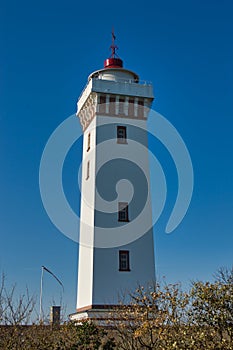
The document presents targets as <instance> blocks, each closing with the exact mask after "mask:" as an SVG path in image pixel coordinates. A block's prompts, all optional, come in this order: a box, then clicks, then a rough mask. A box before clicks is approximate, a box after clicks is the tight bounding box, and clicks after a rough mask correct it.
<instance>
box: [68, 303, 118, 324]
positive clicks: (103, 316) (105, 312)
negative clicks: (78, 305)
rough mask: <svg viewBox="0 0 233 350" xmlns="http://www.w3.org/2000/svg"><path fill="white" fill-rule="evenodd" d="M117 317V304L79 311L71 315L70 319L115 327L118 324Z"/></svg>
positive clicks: (75, 321)
mask: <svg viewBox="0 0 233 350" xmlns="http://www.w3.org/2000/svg"><path fill="white" fill-rule="evenodd" d="M116 318H117V317H116V306H115V307H112V308H111V307H109V308H106V307H104V308H96V309H95V308H93V309H89V310H85V311H77V312H75V313H73V314H70V315H69V319H70V321H73V322H74V323H75V324H81V323H83V322H85V321H92V322H94V323H95V324H97V325H98V326H104V327H113V326H114V325H115V324H116Z"/></svg>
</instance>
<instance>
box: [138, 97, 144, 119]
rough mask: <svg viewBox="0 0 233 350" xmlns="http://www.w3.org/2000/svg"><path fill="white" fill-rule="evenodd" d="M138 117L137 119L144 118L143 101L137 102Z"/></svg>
mask: <svg viewBox="0 0 233 350" xmlns="http://www.w3.org/2000/svg"><path fill="white" fill-rule="evenodd" d="M138 117H139V118H143V117H144V101H143V100H139V101H138Z"/></svg>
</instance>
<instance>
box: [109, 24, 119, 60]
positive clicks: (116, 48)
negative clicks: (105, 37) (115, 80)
mask: <svg viewBox="0 0 233 350" xmlns="http://www.w3.org/2000/svg"><path fill="white" fill-rule="evenodd" d="M115 40H116V36H115V33H114V28H112V45H111V46H110V49H111V51H112V53H111V58H115V57H116V56H117V54H116V50H118V47H117V46H116V44H115Z"/></svg>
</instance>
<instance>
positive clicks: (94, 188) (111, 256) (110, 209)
mask: <svg viewBox="0 0 233 350" xmlns="http://www.w3.org/2000/svg"><path fill="white" fill-rule="evenodd" d="M101 98H104V102H105V103H104V104H103V103H102V104H101ZM122 98H124V103H123V106H121V107H120V103H121V99H122ZM111 99H114V101H115V102H114V106H113V107H111V105H110V102H111ZM132 99H133V108H132V109H131V112H130V107H129V104H130V103H131V104H132ZM152 100H153V92H152V86H151V85H150V84H144V85H140V84H138V76H137V75H136V74H135V73H133V72H130V71H127V70H125V69H123V68H118V69H104V70H100V71H97V72H94V73H93V74H92V75H91V76H90V77H89V82H88V84H87V86H86V88H85V89H84V91H83V93H82V95H81V97H80V99H79V101H78V116H79V118H80V122H81V124H82V126H83V129H84V139H83V166H82V186H81V192H82V194H81V225H80V245H79V266H78V291H77V311H78V312H83V311H85V310H93V309H95V308H98V307H103V306H104V305H105V306H106V305H115V304H118V303H119V295H120V294H121V293H125V292H127V291H129V290H132V289H135V288H136V286H137V284H138V283H140V284H145V283H147V282H149V281H151V280H153V279H154V278H155V265H154V244H153V229H152V212H151V203H150V193H149V186H148V184H149V179H150V176H149V161H148V143H147V132H146V119H147V113H148V108H149V107H150V105H151V102H152ZM139 101H141V102H143V105H144V107H146V108H145V109H144V111H143V112H140V110H139V109H140V108H141V105H140V103H139ZM132 111H133V112H132ZM117 126H125V127H126V131H127V143H125V144H119V143H118V142H117ZM105 143H106V144H107V146H106V144H105ZM137 145H140V146H139V147H137ZM135 150H136V151H135ZM127 158H128V161H127V160H125V159H127ZM104 163H106V164H104ZM103 164H104V165H103ZM122 179H126V180H127V181H128V182H130V183H131V185H129V184H128V187H127V182H124V183H122ZM117 184H118V185H117ZM117 186H118V187H117ZM125 186H126V187H125ZM117 191H118V193H117ZM147 198H148V202H147V205H146V206H145V205H144V204H145V201H146V199H147ZM103 200H104V202H103ZM119 202H127V203H129V204H128V215H129V222H121V221H119V217H118V204H119ZM144 207H145V215H144V216H143V217H142V219H141V220H139V222H138V225H137V227H138V228H141V230H142V234H141V237H139V238H138V239H131V240H129V241H127V237H128V236H129V237H133V236H134V232H132V224H131V223H132V222H133V221H134V220H135V219H136V218H137V217H138V215H139V214H140V211H141V210H142V209H143V208H144ZM106 209H107V210H106ZM145 221H146V222H145ZM99 227H102V228H103V229H105V230H106V232H107V233H108V230H109V234H106V233H105V235H104V236H103V235H102V231H101V229H98V228H99ZM144 227H149V229H148V232H147V233H145V234H144V231H143V230H144ZM122 229H123V230H124V232H123V234H122ZM103 237H104V240H105V242H103ZM122 237H123V241H122ZM124 237H126V239H124ZM108 239H109V246H110V247H109V248H106V246H107V245H108V242H107V241H108ZM119 239H120V240H121V242H123V244H124V245H121V246H119V244H118V243H117V242H118V241H119ZM114 240H116V244H115V245H114V244H113V241H114ZM101 242H102V243H103V244H102V245H101ZM120 250H122V251H127V252H128V253H129V267H130V268H129V270H127V271H122V270H121V271H120V270H119V251H120Z"/></svg>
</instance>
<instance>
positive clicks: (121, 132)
mask: <svg viewBox="0 0 233 350" xmlns="http://www.w3.org/2000/svg"><path fill="white" fill-rule="evenodd" d="M117 143H127V134H126V126H118V127H117Z"/></svg>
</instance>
